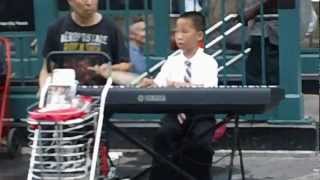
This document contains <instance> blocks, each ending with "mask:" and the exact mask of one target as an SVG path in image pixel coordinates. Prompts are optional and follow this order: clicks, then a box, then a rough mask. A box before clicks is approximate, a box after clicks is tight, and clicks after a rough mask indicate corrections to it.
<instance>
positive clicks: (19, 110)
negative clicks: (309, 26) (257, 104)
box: [0, 0, 320, 124]
mask: <svg viewBox="0 0 320 180" xmlns="http://www.w3.org/2000/svg"><path fill="white" fill-rule="evenodd" d="M101 1H102V0H101ZM104 1H105V4H104V6H105V8H104V9H102V10H101V11H102V12H103V13H104V14H106V15H109V16H111V17H113V18H115V19H116V20H120V22H122V24H123V25H124V28H123V30H124V32H128V28H127V27H128V25H129V24H130V21H131V20H130V17H132V16H137V15H139V16H144V17H145V19H146V20H147V21H146V24H147V26H148V27H152V28H150V29H151V32H150V33H148V36H147V41H149V42H151V43H147V44H148V45H146V47H145V48H146V55H147V57H148V59H149V60H150V61H151V62H152V63H155V62H156V61H157V60H160V59H161V58H164V57H166V56H167V55H168V54H169V53H170V33H171V30H170V28H171V27H170V24H171V21H172V17H170V16H169V14H170V1H169V0H161V1H160V0H149V1H148V0H144V1H143V5H144V7H143V8H142V9H134V10H130V9H129V3H130V2H129V0H124V2H125V4H124V9H121V8H120V9H112V8H111V9H110V1H109V0H104ZM111 1H112V0H111ZM298 1H299V0H295V6H294V8H290V9H288V8H279V11H278V13H279V37H280V39H279V48H280V49H279V51H280V61H279V62H280V86H281V87H282V88H284V89H285V92H286V98H285V100H284V101H283V102H282V103H281V105H280V106H279V107H278V108H277V109H276V110H274V111H273V112H272V113H268V114H265V115H262V116H254V117H253V116H248V117H246V118H249V119H250V120H251V119H254V120H257V121H260V120H267V121H268V122H270V123H279V124H291V123H309V122H310V121H309V120H307V119H304V109H303V95H302V74H305V75H306V74H307V75H308V74H309V75H314V76H317V74H318V73H319V58H320V55H319V48H315V49H301V48H300V40H299V18H297V17H299V12H298V7H297V4H298V3H297V2H298ZM57 2H58V1H57V0H45V1H44V0H33V3H34V4H33V6H34V21H35V31H33V32H0V36H6V37H9V38H10V39H11V40H12V42H13V44H14V51H13V53H12V55H13V68H14V69H13V71H14V80H13V82H12V88H11V95H10V110H11V115H12V117H13V118H14V119H21V118H25V117H26V110H25V109H26V108H27V107H28V106H29V105H30V104H31V103H33V102H35V101H37V98H36V95H35V94H36V92H37V86H36V84H37V75H38V72H39V70H40V67H41V66H42V59H43V57H41V53H40V52H41V47H42V46H43V41H44V37H45V35H46V29H47V27H48V25H49V24H50V23H51V22H53V21H54V20H55V19H56V17H57V16H59V15H61V14H65V13H66V11H59V10H58V4H57ZM150 2H151V4H150ZM149 7H151V8H149ZM207 10H208V9H206V11H207ZM205 14H208V13H207V12H205ZM150 19H151V20H150ZM288 29H290V31H288ZM35 39H37V42H36V44H37V45H36V46H33V44H34V43H35ZM36 47H38V48H36ZM242 50H243V49H242ZM232 57H233V54H232V53H231V54H228V53H223V55H221V56H220V57H218V59H219V58H220V59H224V61H227V60H228V59H230V58H232ZM244 59H245V58H242V60H241V61H240V62H237V63H235V64H233V65H232V66H230V67H228V68H227V69H225V70H224V71H223V73H222V74H224V75H226V76H228V75H238V76H241V74H242V72H241V71H242V69H243V68H242V66H243V60H244ZM152 63H151V64H152ZM240 79H241V78H240ZM132 117H133V116H132ZM139 117H140V118H141V117H142V116H139ZM153 117H156V116H153ZM147 118H151V119H152V117H149V116H148V117H147Z"/></svg>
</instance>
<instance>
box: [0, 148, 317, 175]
mask: <svg viewBox="0 0 320 180" xmlns="http://www.w3.org/2000/svg"><path fill="white" fill-rule="evenodd" d="M224 153H225V152H224V151H219V152H217V155H216V156H215V158H218V157H219V156H221V155H222V154H224ZM150 162H151V158H150V157H149V156H147V155H146V154H145V153H144V152H142V151H133V152H126V153H124V156H122V157H121V158H120V159H118V160H115V161H114V163H115V164H117V165H119V168H118V169H117V172H118V174H119V175H120V176H122V177H128V176H133V175H135V174H137V173H138V172H139V171H140V170H142V169H143V168H146V167H148V166H149V165H150ZM238 162H239V161H238V158H236V159H235V170H234V175H233V180H240V179H241V176H240V170H239V168H240V167H239V163H238ZM228 163H229V160H228V159H225V160H223V161H220V162H219V163H217V164H215V165H214V166H213V168H212V172H213V174H214V180H225V179H227V172H228ZM244 163H245V173H246V178H247V180H320V154H316V153H314V152H297V151H292V152H279V151H268V152H251V151H246V152H245V153H244ZM27 170H28V156H27V155H24V156H21V157H19V158H17V159H14V160H12V159H8V158H4V157H3V155H0V180H25V179H26V177H27ZM141 180H147V177H143V178H141Z"/></svg>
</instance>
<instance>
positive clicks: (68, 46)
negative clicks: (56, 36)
mask: <svg viewBox="0 0 320 180" xmlns="http://www.w3.org/2000/svg"><path fill="white" fill-rule="evenodd" d="M60 42H61V43H62V44H63V50H64V51H101V49H102V48H101V46H102V45H107V44H108V36H107V35H101V34H91V33H79V32H69V31H66V32H65V33H63V34H61V36H60Z"/></svg>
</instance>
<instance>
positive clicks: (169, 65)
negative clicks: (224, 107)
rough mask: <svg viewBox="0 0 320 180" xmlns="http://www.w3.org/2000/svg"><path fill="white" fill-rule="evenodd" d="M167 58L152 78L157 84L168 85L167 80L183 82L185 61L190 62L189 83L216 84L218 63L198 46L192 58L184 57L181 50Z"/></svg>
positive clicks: (213, 85) (205, 85)
mask: <svg viewBox="0 0 320 180" xmlns="http://www.w3.org/2000/svg"><path fill="white" fill-rule="evenodd" d="M179 51H180V52H179V53H178V54H177V55H175V56H171V57H169V58H168V60H167V61H166V63H165V64H164V65H163V66H162V68H161V71H160V72H159V74H158V75H157V76H156V78H155V79H154V82H155V84H156V85H157V86H160V87H165V86H168V81H174V82H180V83H183V82H184V76H185V74H186V66H185V61H190V62H191V74H192V75H191V84H195V85H202V86H204V87H217V86H218V64H217V62H216V60H215V59H214V58H213V57H211V56H210V55H208V54H206V53H204V51H203V49H202V48H199V49H198V50H197V52H196V53H195V55H194V56H193V57H192V58H189V59H188V58H186V57H185V56H184V55H183V53H182V50H179Z"/></svg>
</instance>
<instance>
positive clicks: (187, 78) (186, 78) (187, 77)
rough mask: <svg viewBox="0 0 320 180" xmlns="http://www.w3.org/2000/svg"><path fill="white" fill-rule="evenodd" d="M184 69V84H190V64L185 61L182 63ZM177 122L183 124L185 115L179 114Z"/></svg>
mask: <svg viewBox="0 0 320 180" xmlns="http://www.w3.org/2000/svg"><path fill="white" fill-rule="evenodd" d="M184 64H185V67H186V71H185V74H184V82H185V83H190V82H191V77H192V76H191V62H190V61H188V60H187V61H185V62H184ZM177 118H178V121H179V123H180V124H183V122H184V121H185V120H186V119H187V116H186V114H185V113H179V114H178V115H177Z"/></svg>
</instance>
